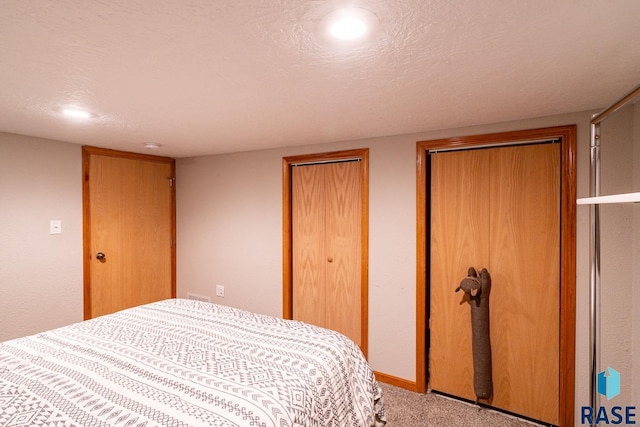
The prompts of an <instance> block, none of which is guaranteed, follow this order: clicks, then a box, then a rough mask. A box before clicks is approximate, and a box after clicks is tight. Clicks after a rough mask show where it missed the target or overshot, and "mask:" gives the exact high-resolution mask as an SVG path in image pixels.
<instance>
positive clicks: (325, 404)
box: [0, 299, 385, 427]
mask: <svg viewBox="0 0 640 427" xmlns="http://www.w3.org/2000/svg"><path fill="white" fill-rule="evenodd" d="M384 424H385V421H384V408H383V404H382V392H381V389H380V387H379V386H378V384H377V382H376V380H375V378H374V375H373V372H372V371H371V369H370V367H369V366H368V364H367V362H366V361H365V360H364V358H363V356H362V353H361V352H360V349H359V348H358V347H357V346H356V345H355V344H354V343H353V342H352V341H350V340H348V339H347V338H345V337H344V336H342V335H340V334H337V333H335V332H332V331H329V330H326V329H322V328H317V327H314V326H310V325H307V324H304V323H301V322H296V321H288V320H282V319H279V318H275V317H270V316H264V315H259V314H254V313H250V312H247V311H242V310H238V309H234V308H230V307H225V306H220V305H215V304H209V303H203V302H199V301H191V300H183V299H170V300H165V301H160V302H157V303H153V304H149V305H144V306H141V307H136V308H132V309H129V310H124V311H121V312H118V313H115V314H112V315H109V316H103V317H99V318H96V319H92V320H88V321H85V322H81V323H77V324H74V325H70V326H66V327H63V328H60V329H54V330H51V331H48V332H45V333H42V334H38V335H33V336H29V337H25V338H19V339H16V340H11V341H7V342H4V343H0V426H3V427H4V426H56V427H61V426H83V427H84V426H264V427H275V426H277V427H286V426H291V427H293V426H318V427H319V426H334V427H345V426H367V427H369V426H382V425H384Z"/></svg>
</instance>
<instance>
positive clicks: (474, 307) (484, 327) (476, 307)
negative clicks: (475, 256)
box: [456, 267, 493, 403]
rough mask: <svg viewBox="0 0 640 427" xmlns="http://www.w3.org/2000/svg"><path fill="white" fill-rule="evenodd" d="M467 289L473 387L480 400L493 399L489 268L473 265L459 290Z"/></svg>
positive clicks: (465, 290) (477, 398)
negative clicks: (469, 311) (469, 312)
mask: <svg viewBox="0 0 640 427" xmlns="http://www.w3.org/2000/svg"><path fill="white" fill-rule="evenodd" d="M461 289H462V290H463V291H464V292H465V293H466V294H468V295H469V303H470V306H471V335H472V337H471V348H472V351H473V388H474V391H475V394H476V403H477V402H478V400H480V399H484V400H487V399H490V398H491V396H492V395H493V380H492V376H493V375H492V370H491V338H490V336H489V294H490V293H491V276H490V275H489V272H488V271H487V269H486V268H483V269H482V270H481V271H480V277H478V273H477V272H476V269H475V268H473V267H469V270H468V272H467V277H465V278H464V279H462V281H461V282H460V286H458V287H457V288H456V292H458V291H459V290H461Z"/></svg>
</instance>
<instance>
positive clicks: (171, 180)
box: [169, 178, 176, 187]
mask: <svg viewBox="0 0 640 427" xmlns="http://www.w3.org/2000/svg"><path fill="white" fill-rule="evenodd" d="M175 180H176V179H175V178H169V187H173V184H174V182H175Z"/></svg>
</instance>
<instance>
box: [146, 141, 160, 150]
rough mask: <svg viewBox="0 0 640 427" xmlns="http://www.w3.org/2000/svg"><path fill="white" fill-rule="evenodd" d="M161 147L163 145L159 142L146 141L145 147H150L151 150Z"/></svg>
mask: <svg viewBox="0 0 640 427" xmlns="http://www.w3.org/2000/svg"><path fill="white" fill-rule="evenodd" d="M160 147H162V145H160V144H158V143H157V142H145V143H144V148H148V149H149V150H157V149H158V148H160Z"/></svg>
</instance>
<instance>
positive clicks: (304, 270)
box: [291, 161, 362, 345]
mask: <svg viewBox="0 0 640 427" xmlns="http://www.w3.org/2000/svg"><path fill="white" fill-rule="evenodd" d="M291 179H292V240H293V242H292V243H293V250H292V253H293V265H292V268H293V271H292V276H293V296H292V300H293V318H294V319H296V320H301V321H304V322H307V323H311V324H314V325H318V326H322V327H325V328H329V329H333V330H336V331H338V332H340V333H342V334H344V335H346V336H348V337H349V338H351V339H352V340H353V341H354V342H355V343H356V344H358V345H360V344H361V315H360V314H361V313H360V310H361V301H360V298H361V296H360V295H361V289H362V288H361V188H360V162H357V161H350V162H337V163H320V164H312V165H301V166H294V167H293V168H292V172H291Z"/></svg>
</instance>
